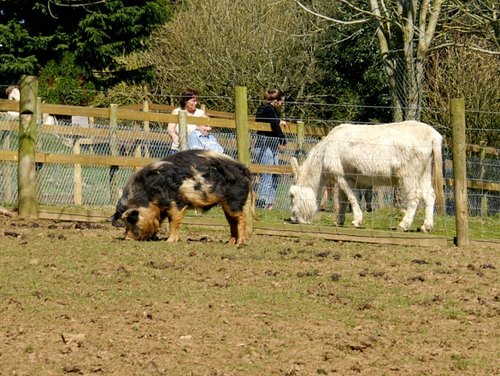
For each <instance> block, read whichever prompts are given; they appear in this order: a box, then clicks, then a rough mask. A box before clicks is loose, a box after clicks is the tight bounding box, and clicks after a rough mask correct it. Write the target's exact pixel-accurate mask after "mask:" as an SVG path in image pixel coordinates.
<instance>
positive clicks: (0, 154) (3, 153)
mask: <svg viewBox="0 0 500 376" xmlns="http://www.w3.org/2000/svg"><path fill="white" fill-rule="evenodd" d="M18 154H19V153H18V151H17V150H0V161H7V162H16V161H17V159H18Z"/></svg>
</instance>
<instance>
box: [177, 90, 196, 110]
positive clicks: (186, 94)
mask: <svg viewBox="0 0 500 376" xmlns="http://www.w3.org/2000/svg"><path fill="white" fill-rule="evenodd" d="M198 96H199V95H198V92H197V91H196V90H193V89H185V90H184V91H183V92H182V93H181V102H180V106H181V109H185V108H186V103H187V101H188V100H190V99H192V98H195V97H196V98H197V97H198Z"/></svg>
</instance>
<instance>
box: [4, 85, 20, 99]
mask: <svg viewBox="0 0 500 376" xmlns="http://www.w3.org/2000/svg"><path fill="white" fill-rule="evenodd" d="M16 89H17V90H19V88H18V87H17V86H15V85H11V86H9V87H8V88H7V89H5V94H7V97H10V94H11V93H12V92H13V91H14V90H16ZM9 99H10V98H9Z"/></svg>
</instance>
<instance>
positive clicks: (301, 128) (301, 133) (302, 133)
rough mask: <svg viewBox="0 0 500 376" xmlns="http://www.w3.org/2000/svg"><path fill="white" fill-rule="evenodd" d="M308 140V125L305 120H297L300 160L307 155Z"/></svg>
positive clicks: (298, 157)
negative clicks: (305, 145) (306, 142)
mask: <svg viewBox="0 0 500 376" xmlns="http://www.w3.org/2000/svg"><path fill="white" fill-rule="evenodd" d="M305 141H306V126H305V124H304V122H303V121H298V122H297V159H298V160H299V161H300V160H301V159H303V158H304V157H305V156H306V151H305V150H304V144H305Z"/></svg>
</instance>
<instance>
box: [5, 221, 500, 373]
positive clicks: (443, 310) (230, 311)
mask: <svg viewBox="0 0 500 376" xmlns="http://www.w3.org/2000/svg"><path fill="white" fill-rule="evenodd" d="M166 231H167V229H165V230H164V233H162V236H160V240H159V241H154V242H132V241H124V240H123V239H122V233H121V230H120V229H117V228H113V227H111V226H110V225H109V224H107V223H103V224H84V223H73V222H56V221H30V220H20V219H17V218H8V217H6V216H4V215H1V214H0V317H1V321H0V375H67V374H71V375H72V374H77V375H78V374H81V375H94V374H97V375H283V376H285V375H494V374H499V373H500V364H499V360H498V359H499V357H498V354H499V353H500V347H499V340H498V338H499V337H498V336H499V333H500V327H499V326H500V325H499V323H500V317H499V314H500V295H499V286H500V283H499V282H500V281H499V273H498V268H499V267H500V262H499V261H500V258H499V250H498V249H495V248H494V247H493V246H487V245H486V246H483V247H477V246H475V247H471V248H469V249H457V248H455V247H453V246H450V247H447V248H424V247H422V248H420V247H403V246H386V245H367V244H357V243H342V242H333V241H324V240H319V239H314V238H306V237H304V238H285V237H279V236H274V237H270V236H254V237H252V238H251V240H250V242H249V243H248V245H247V246H246V247H243V248H239V249H238V248H236V247H234V246H230V245H228V244H226V237H227V229H226V228H212V229H207V228H196V227H183V229H182V241H181V242H179V243H177V244H168V243H166V242H165V237H166Z"/></svg>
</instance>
